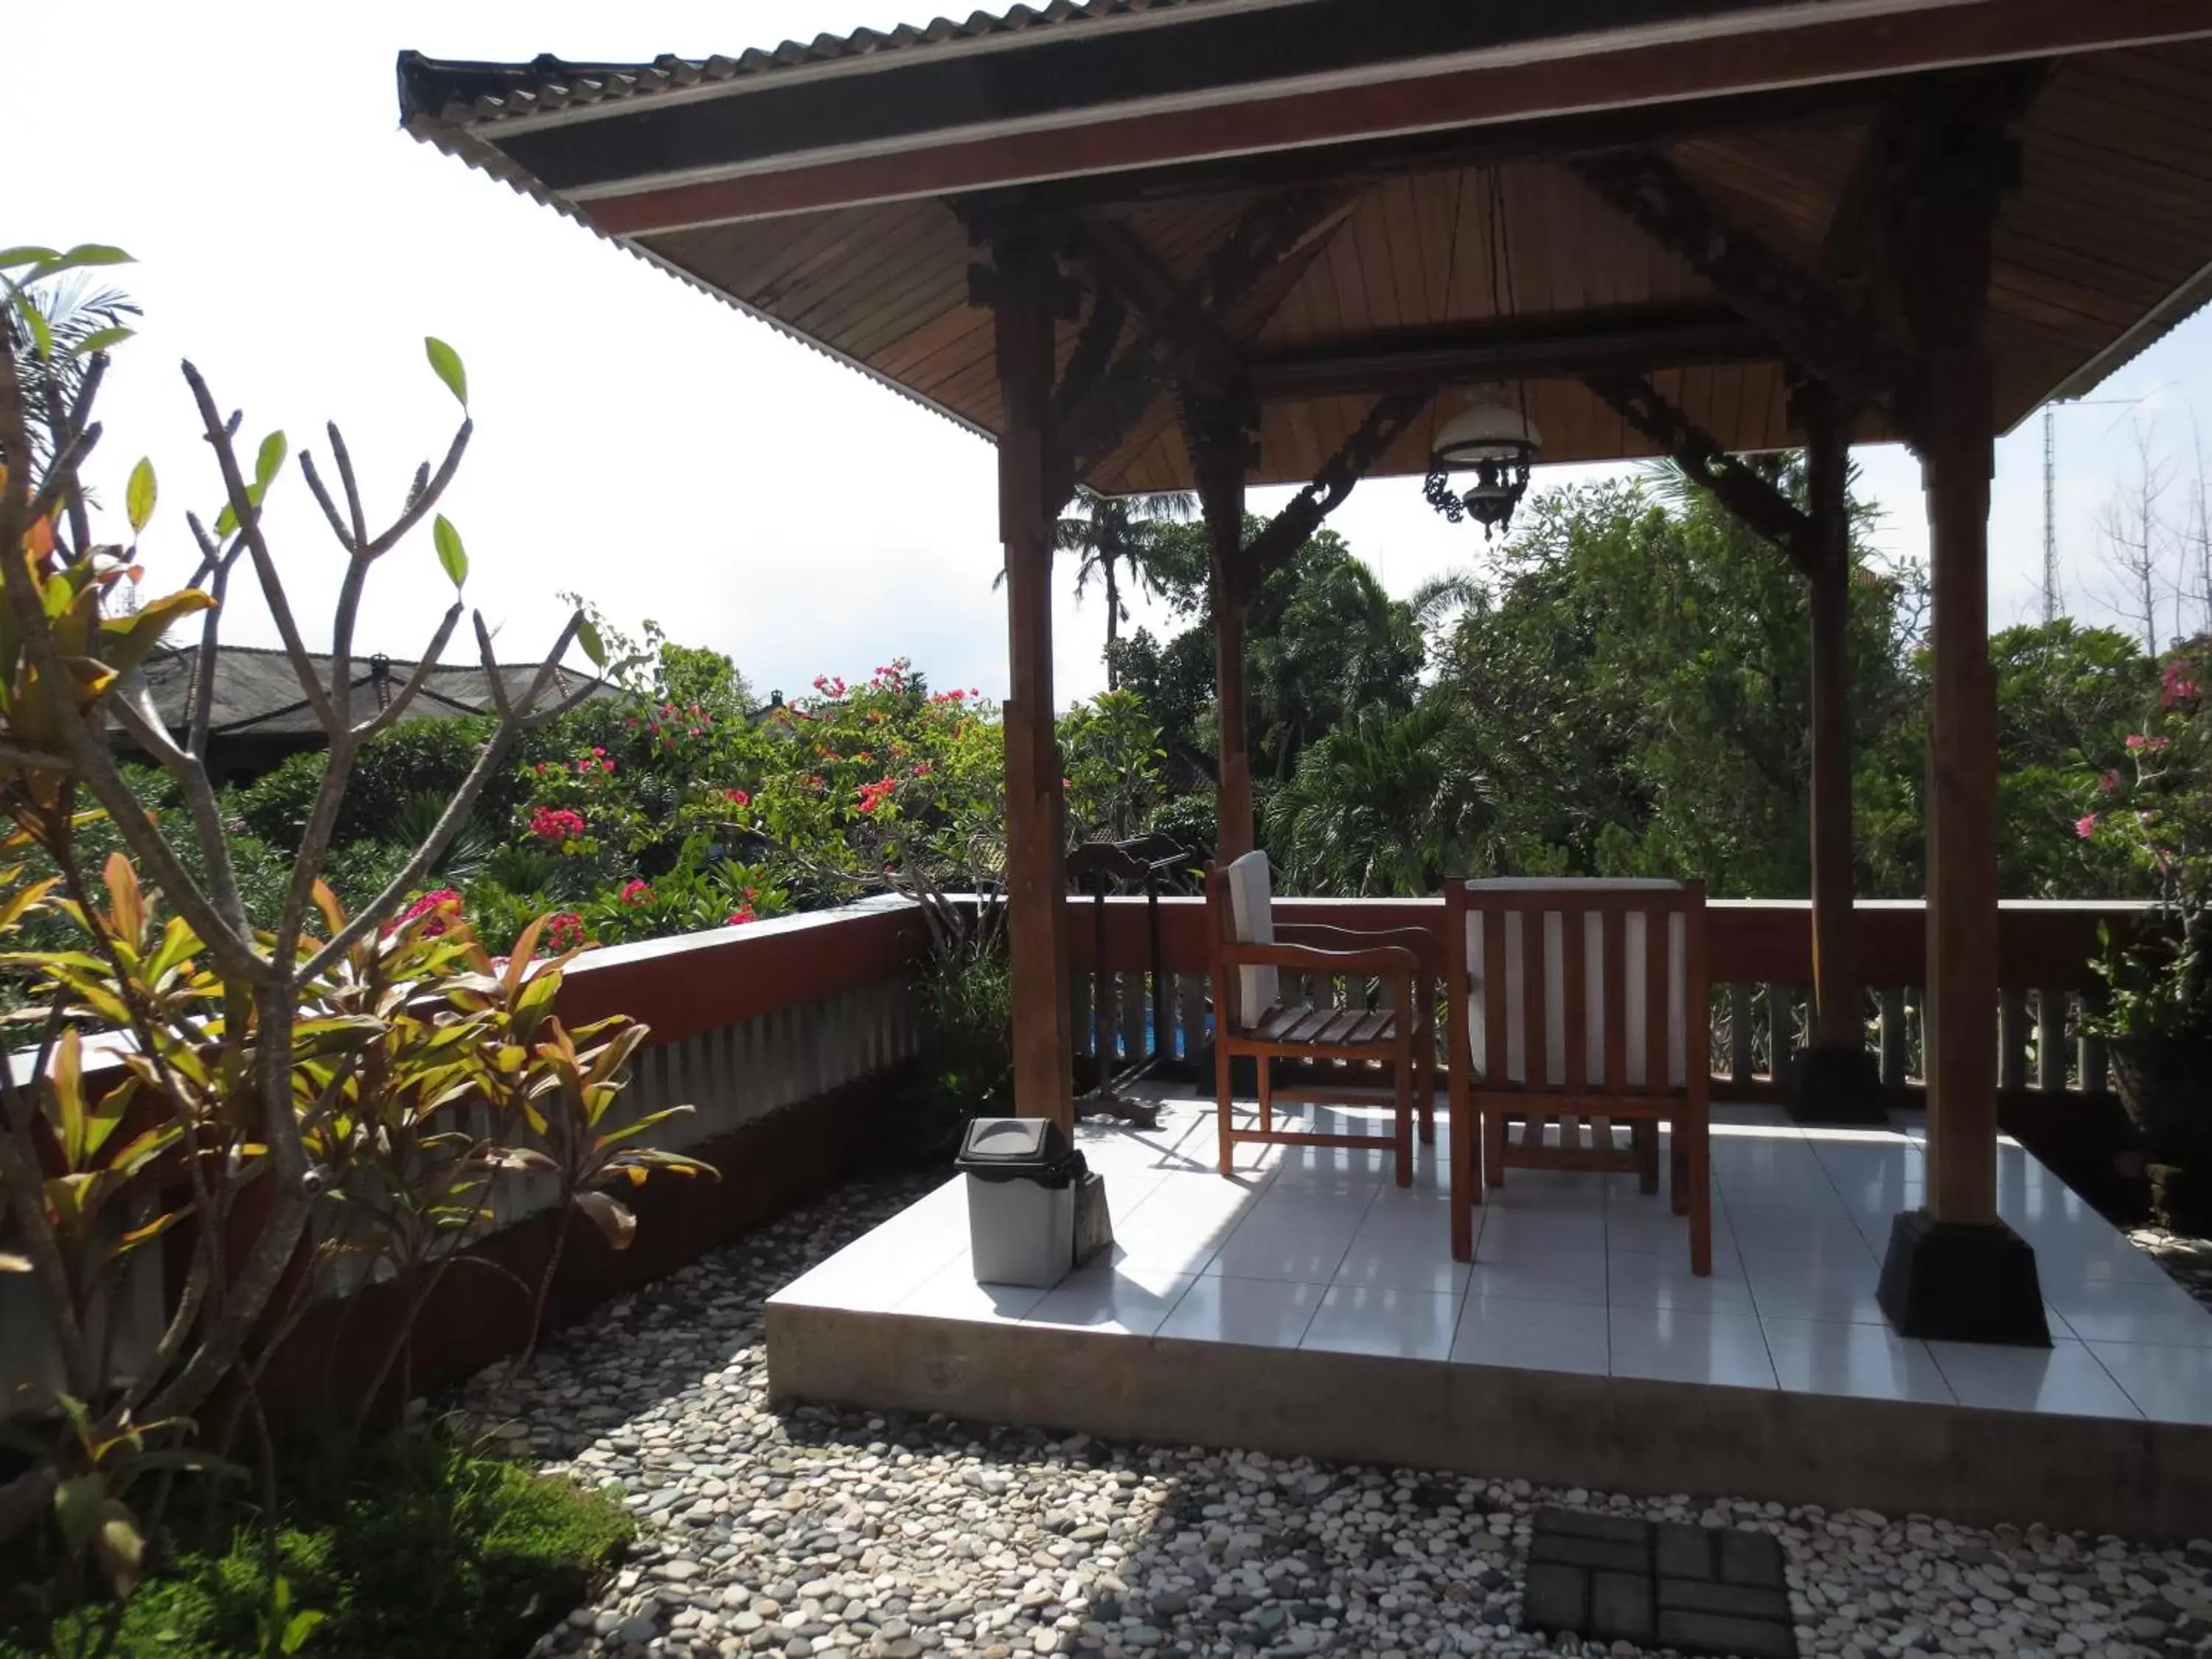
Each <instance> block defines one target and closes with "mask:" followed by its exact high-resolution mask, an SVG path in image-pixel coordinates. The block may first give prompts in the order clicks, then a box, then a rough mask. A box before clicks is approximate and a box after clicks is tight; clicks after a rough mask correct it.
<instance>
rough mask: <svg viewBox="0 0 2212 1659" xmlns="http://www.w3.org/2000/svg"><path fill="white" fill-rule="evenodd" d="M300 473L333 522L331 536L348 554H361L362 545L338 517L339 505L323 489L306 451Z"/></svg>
mask: <svg viewBox="0 0 2212 1659" xmlns="http://www.w3.org/2000/svg"><path fill="white" fill-rule="evenodd" d="M300 473H301V477H304V478H306V479H307V490H308V493H309V494H311V495H313V496H314V498H315V503H316V505H317V506H319V507H321V508H322V509H323V516H324V517H325V519H328V520H330V521H331V534H332V535H333V536H336V537H337V538H338V540H339V541H340V542H341V543H342V544H343V545H344V547H345V550H346V551H347V552H349V553H353V554H356V555H357V554H359V553H360V551H361V544H360V543H358V542H356V541H355V540H354V538H352V536H351V535H349V533H348V532H347V531H346V526H345V520H343V519H341V518H340V517H338V508H337V502H336V501H332V500H331V493H330V491H328V490H327V489H324V488H323V480H322V476H321V475H320V474H319V473H318V472H317V471H315V458H314V456H313V454H311V453H309V452H308V451H307V450H304V449H303V450H301V452H300Z"/></svg>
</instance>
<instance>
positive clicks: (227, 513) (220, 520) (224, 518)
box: [215, 501, 238, 538]
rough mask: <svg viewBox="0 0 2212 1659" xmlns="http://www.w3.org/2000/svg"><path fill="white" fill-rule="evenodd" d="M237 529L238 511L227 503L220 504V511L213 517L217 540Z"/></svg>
mask: <svg viewBox="0 0 2212 1659" xmlns="http://www.w3.org/2000/svg"><path fill="white" fill-rule="evenodd" d="M237 528H238V509H237V508H236V507H233V506H232V505H231V504H230V503H229V502H228V501H225V502H224V503H223V504H222V512H220V513H216V515H215V533H216V536H217V537H218V538H220V537H223V536H228V535H229V534H230V532H232V531H234V530H235V529H237Z"/></svg>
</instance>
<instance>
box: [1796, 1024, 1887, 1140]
mask: <svg viewBox="0 0 2212 1659" xmlns="http://www.w3.org/2000/svg"><path fill="white" fill-rule="evenodd" d="M1790 1117H1791V1118H1792V1119H1793V1120H1794V1121H1796V1122H1799V1123H1854V1124H1858V1123H1864V1124H1886V1123H1887V1122H1888V1121H1889V1109H1888V1107H1887V1105H1885V1104H1884V1103H1883V1100H1882V1091H1881V1064H1880V1063H1879V1062H1878V1061H1877V1060H1875V1057H1874V1056H1873V1055H1872V1054H1869V1053H1868V1052H1867V1051H1866V1050H1865V1049H1864V1048H1850V1047H1846V1046H1844V1045H1842V1044H1838V1043H1826V1044H1819V1045H1816V1046H1814V1047H1813V1048H1808V1049H1806V1050H1805V1051H1804V1052H1803V1053H1802V1054H1799V1055H1798V1056H1797V1077H1796V1084H1795V1085H1793V1087H1792V1088H1791V1090H1790Z"/></svg>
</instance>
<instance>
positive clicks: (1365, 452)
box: [1244, 386, 1437, 592]
mask: <svg viewBox="0 0 2212 1659" xmlns="http://www.w3.org/2000/svg"><path fill="white" fill-rule="evenodd" d="M1436 395H1437V387H1435V386H1431V387H1429V388H1428V389H1427V390H1425V391H1421V392H1393V393H1391V394H1390V395H1389V397H1387V398H1378V399H1377V400H1376V403H1375V404H1374V406H1373V407H1372V408H1370V410H1368V411H1367V417H1366V419H1364V420H1363V421H1362V422H1360V423H1359V424H1358V426H1357V427H1355V428H1352V433H1351V435H1349V436H1348V437H1346V439H1345V441H1343V443H1342V444H1340V445H1339V446H1338V447H1337V451H1336V453H1335V454H1334V455H1332V456H1330V457H1329V458H1328V461H1327V462H1326V463H1325V464H1324V465H1322V470H1321V471H1319V472H1317V473H1316V474H1315V475H1314V480H1313V482H1312V483H1310V484H1308V485H1307V486H1306V487H1305V488H1304V489H1301V490H1300V491H1298V493H1297V495H1293V496H1291V499H1290V502H1289V504H1288V505H1286V506H1285V507H1284V508H1283V510H1282V511H1281V512H1279V513H1277V514H1275V516H1274V517H1273V518H1272V519H1270V520H1268V521H1267V527H1266V528H1265V529H1264V530H1262V531H1261V532H1260V533H1259V534H1258V535H1257V536H1255V537H1254V538H1252V540H1251V542H1250V543H1249V544H1248V545H1247V546H1246V547H1245V549H1244V588H1245V591H1246V592H1251V591H1253V590H1254V589H1256V588H1257V587H1258V586H1259V585H1260V584H1261V582H1262V581H1264V580H1266V579H1267V576H1268V574H1270V573H1271V572H1273V571H1275V570H1279V569H1280V568H1282V567H1283V566H1285V565H1286V564H1288V563H1289V562H1291V559H1292V558H1294V557H1295V556H1297V550H1298V549H1299V548H1301V547H1303V546H1304V545H1305V543H1306V538H1308V537H1310V536H1311V535H1312V534H1313V533H1314V532H1315V531H1316V530H1318V529H1320V528H1321V526H1322V520H1324V519H1326V518H1328V515H1329V514H1330V513H1334V512H1335V511H1336V509H1337V508H1338V507H1340V506H1341V505H1342V504H1343V501H1344V498H1345V497H1346V495H1350V494H1351V493H1352V485H1354V484H1356V483H1358V482H1359V480H1360V479H1362V478H1363V477H1366V476H1367V474H1368V472H1369V471H1370V470H1371V469H1372V468H1373V467H1374V465H1375V464H1376V462H1377V461H1379V460H1381V459H1383V455H1384V454H1385V453H1388V452H1389V448H1390V446H1391V445H1393V444H1395V443H1396V442H1397V441H1398V440H1399V439H1400V438H1401V436H1402V435H1404V434H1405V432H1406V430H1407V428H1409V427H1411V426H1412V425H1413V422H1416V421H1418V420H1419V419H1420V418H1421V415H1422V413H1423V411H1425V410H1426V409H1427V408H1428V406H1429V404H1430V403H1431V400H1433V399H1434V398H1435V397H1436Z"/></svg>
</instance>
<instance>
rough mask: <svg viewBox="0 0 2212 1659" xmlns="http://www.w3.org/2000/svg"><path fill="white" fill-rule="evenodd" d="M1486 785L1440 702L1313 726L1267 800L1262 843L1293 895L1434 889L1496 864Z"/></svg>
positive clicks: (1490, 789)
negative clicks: (1315, 734) (1357, 722)
mask: <svg viewBox="0 0 2212 1659" xmlns="http://www.w3.org/2000/svg"><path fill="white" fill-rule="evenodd" d="M1496 793H1497V792H1496V788H1495V786H1494V784H1493V783H1492V779H1491V777H1490V775H1489V774H1488V771H1487V769H1486V768H1485V767H1484V765H1483V764H1482V762H1481V758H1480V756H1479V755H1478V754H1477V753H1476V752H1475V751H1474V745H1473V743H1472V741H1471V738H1470V734H1469V733H1468V732H1465V731H1463V730H1462V729H1460V728H1459V727H1458V726H1456V725H1455V721H1454V720H1453V716H1452V714H1451V711H1450V710H1449V709H1448V708H1445V707H1443V705H1442V704H1441V703H1440V702H1424V703H1421V704H1420V705H1419V706H1418V707H1416V708H1413V709H1411V710H1409V711H1407V713H1404V714H1395V715H1389V716H1386V717H1383V718H1382V719H1378V720H1370V722H1369V723H1368V724H1367V726H1366V728H1365V729H1364V730H1355V729H1352V728H1349V727H1339V728H1338V729H1336V730H1334V731H1333V732H1326V733H1324V734H1322V736H1321V737H1319V738H1316V739H1315V740H1314V742H1313V743H1312V744H1310V745H1309V746H1308V747H1307V749H1306V750H1305V752H1304V754H1303V755H1301V756H1300V757H1299V758H1298V765H1297V771H1296V772H1294V773H1293V774H1292V775H1291V778H1290V781H1288V782H1286V783H1285V784H1284V785H1283V786H1282V787H1280V788H1279V789H1278V790H1276V791H1275V792H1274V794H1273V797H1272V799H1270V800H1269V801H1268V803H1267V842H1268V846H1269V848H1270V849H1271V850H1272V851H1273V853H1274V854H1275V856H1276V858H1277V859H1278V860H1279V862H1280V863H1281V864H1282V866H1283V868H1284V871H1285V878H1286V879H1287V880H1288V881H1289V882H1290V883H1291V884H1294V885H1295V886H1296V888H1297V890H1299V891H1302V892H1314V893H1326V894H1330V895H1333V896H1341V897H1352V896H1379V895H1385V894H1393V895H1396V894H1413V895H1419V894H1423V893H1430V892H1434V891H1435V890H1436V886H1437V882H1439V881H1440V880H1442V879H1443V878H1445V877H1448V876H1452V875H1462V874H1467V873H1469V872H1478V871H1481V870H1485V869H1488V868H1491V867H1492V866H1494V864H1495V862H1496V859H1495V849H1494V848H1493V847H1492V834H1493V831H1494V829H1495V827H1496V823H1497V818H1496V810H1495V809H1496V805H1497V800H1496Z"/></svg>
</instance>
